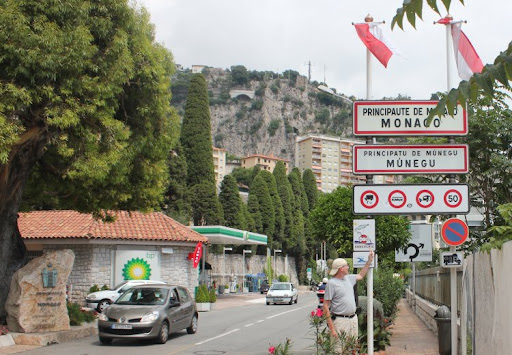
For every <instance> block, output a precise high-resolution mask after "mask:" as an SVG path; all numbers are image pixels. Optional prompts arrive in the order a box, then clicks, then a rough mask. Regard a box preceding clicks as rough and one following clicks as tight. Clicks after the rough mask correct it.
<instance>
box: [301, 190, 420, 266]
mask: <svg viewBox="0 0 512 355" xmlns="http://www.w3.org/2000/svg"><path fill="white" fill-rule="evenodd" d="M361 218H362V217H356V216H354V215H353V214H352V189H350V188H347V187H338V188H337V189H336V190H334V191H333V192H332V193H330V194H324V195H321V196H320V198H319V199H318V202H317V204H316V207H315V208H314V209H313V211H311V214H310V216H309V221H310V223H311V230H312V231H313V232H314V236H315V238H316V239H317V240H319V241H320V240H327V242H328V244H330V245H332V246H334V247H336V249H337V251H338V255H340V256H351V255H352V249H353V247H352V246H353V241H354V238H353V220H354V219H361ZM408 227H409V222H408V221H407V219H406V218H404V217H400V216H377V217H376V218H375V230H376V233H377V237H376V239H377V250H378V251H379V259H380V260H382V259H387V260H392V262H390V263H389V265H394V260H395V259H394V258H395V249H398V248H400V247H401V246H404V245H406V243H407V242H408V240H409V238H410V233H409V231H408Z"/></svg>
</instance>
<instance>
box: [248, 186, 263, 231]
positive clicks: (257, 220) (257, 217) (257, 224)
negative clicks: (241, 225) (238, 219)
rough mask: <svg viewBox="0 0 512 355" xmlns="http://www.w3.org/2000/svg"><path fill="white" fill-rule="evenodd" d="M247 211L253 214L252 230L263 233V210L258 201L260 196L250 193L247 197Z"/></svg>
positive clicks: (251, 219)
mask: <svg viewBox="0 0 512 355" xmlns="http://www.w3.org/2000/svg"><path fill="white" fill-rule="evenodd" d="M247 211H248V212H249V215H250V216H251V218H250V222H251V229H250V230H251V231H254V232H256V233H263V223H262V221H261V212H260V205H259V202H258V197H257V196H256V195H255V194H251V193H250V194H249V197H248V199H247Z"/></svg>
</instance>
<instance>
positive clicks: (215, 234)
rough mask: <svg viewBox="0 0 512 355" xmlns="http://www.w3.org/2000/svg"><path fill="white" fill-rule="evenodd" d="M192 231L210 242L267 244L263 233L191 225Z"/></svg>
mask: <svg viewBox="0 0 512 355" xmlns="http://www.w3.org/2000/svg"><path fill="white" fill-rule="evenodd" d="M190 228H192V229H193V230H194V231H196V232H198V233H199V234H201V235H203V236H205V237H207V238H208V242H209V243H210V244H234V245H267V236H266V235H264V234H258V233H253V232H249V231H243V230H240V229H235V228H229V227H224V226H193V227H190Z"/></svg>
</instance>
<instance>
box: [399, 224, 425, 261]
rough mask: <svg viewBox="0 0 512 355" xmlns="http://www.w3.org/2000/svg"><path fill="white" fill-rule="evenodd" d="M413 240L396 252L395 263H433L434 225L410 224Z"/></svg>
mask: <svg viewBox="0 0 512 355" xmlns="http://www.w3.org/2000/svg"><path fill="white" fill-rule="evenodd" d="M409 226H410V230H411V240H410V241H409V244H408V245H407V246H406V247H405V248H401V249H400V250H395V261H396V262H406V261H432V225H431V224H425V223H422V224H410V225H409Z"/></svg>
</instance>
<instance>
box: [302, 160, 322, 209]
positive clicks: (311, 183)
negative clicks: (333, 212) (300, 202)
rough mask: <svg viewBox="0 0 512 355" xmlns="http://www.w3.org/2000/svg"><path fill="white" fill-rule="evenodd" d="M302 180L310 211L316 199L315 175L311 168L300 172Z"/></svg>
mask: <svg viewBox="0 0 512 355" xmlns="http://www.w3.org/2000/svg"><path fill="white" fill-rule="evenodd" d="M302 181H303V183H304V191H305V192H306V196H307V199H308V207H309V210H310V211H311V210H312V209H313V208H315V204H316V201H317V200H318V187H317V185H316V177H315V174H314V173H313V171H312V170H311V169H306V170H304V174H302Z"/></svg>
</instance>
